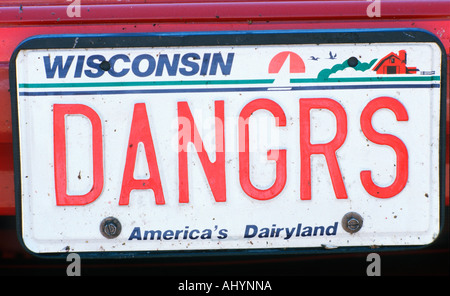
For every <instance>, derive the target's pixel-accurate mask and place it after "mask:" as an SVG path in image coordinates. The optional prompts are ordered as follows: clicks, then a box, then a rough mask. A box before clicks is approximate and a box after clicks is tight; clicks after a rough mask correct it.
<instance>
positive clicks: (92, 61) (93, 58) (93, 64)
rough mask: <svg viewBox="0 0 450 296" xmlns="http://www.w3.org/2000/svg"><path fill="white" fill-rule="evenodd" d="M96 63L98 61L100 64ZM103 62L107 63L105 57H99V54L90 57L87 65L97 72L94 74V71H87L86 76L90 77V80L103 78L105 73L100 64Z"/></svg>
mask: <svg viewBox="0 0 450 296" xmlns="http://www.w3.org/2000/svg"><path fill="white" fill-rule="evenodd" d="M95 61H98V62H95ZM103 61H105V57H104V56H102V55H99V54H96V55H92V56H90V57H88V59H87V61H86V65H87V66H88V67H90V68H92V69H94V70H97V71H94V72H93V71H92V70H85V71H84V75H86V76H87V77H90V78H98V77H100V76H102V75H103V73H105V71H103V70H102V69H101V68H100V64H101V63H102V62H103Z"/></svg>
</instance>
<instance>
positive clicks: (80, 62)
mask: <svg viewBox="0 0 450 296" xmlns="http://www.w3.org/2000/svg"><path fill="white" fill-rule="evenodd" d="M84 59H85V56H84V55H81V56H78V58H77V66H76V68H75V74H74V77H75V78H80V77H81V74H82V73H83V65H84Z"/></svg>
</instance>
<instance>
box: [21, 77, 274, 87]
mask: <svg viewBox="0 0 450 296" xmlns="http://www.w3.org/2000/svg"><path fill="white" fill-rule="evenodd" d="M274 81H275V79H244V80H202V81H199V80H190V81H189V80H186V81H132V82H84V83H83V82H80V83H21V84H19V88H56V87H123V86H160V85H224V84H263V83H273V82H274Z"/></svg>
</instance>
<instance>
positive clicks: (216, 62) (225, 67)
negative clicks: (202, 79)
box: [209, 53, 234, 75]
mask: <svg viewBox="0 0 450 296" xmlns="http://www.w3.org/2000/svg"><path fill="white" fill-rule="evenodd" d="M233 59H234V53H229V54H228V56H227V61H226V63H225V62H224V61H223V58H222V55H221V54H220V53H215V54H213V58H212V61H211V69H210V70H209V75H216V72H217V66H220V70H221V71H222V74H223V75H230V72H231V66H232V65H233Z"/></svg>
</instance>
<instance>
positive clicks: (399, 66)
mask: <svg viewBox="0 0 450 296" xmlns="http://www.w3.org/2000/svg"><path fill="white" fill-rule="evenodd" d="M373 70H374V71H377V74H415V73H416V72H417V71H419V69H417V68H416V67H406V51H405V50H400V51H399V52H398V55H397V54H395V53H393V52H391V53H390V54H388V55H387V56H385V57H384V58H382V59H381V60H380V61H379V62H378V63H377V64H376V65H375V67H373Z"/></svg>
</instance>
